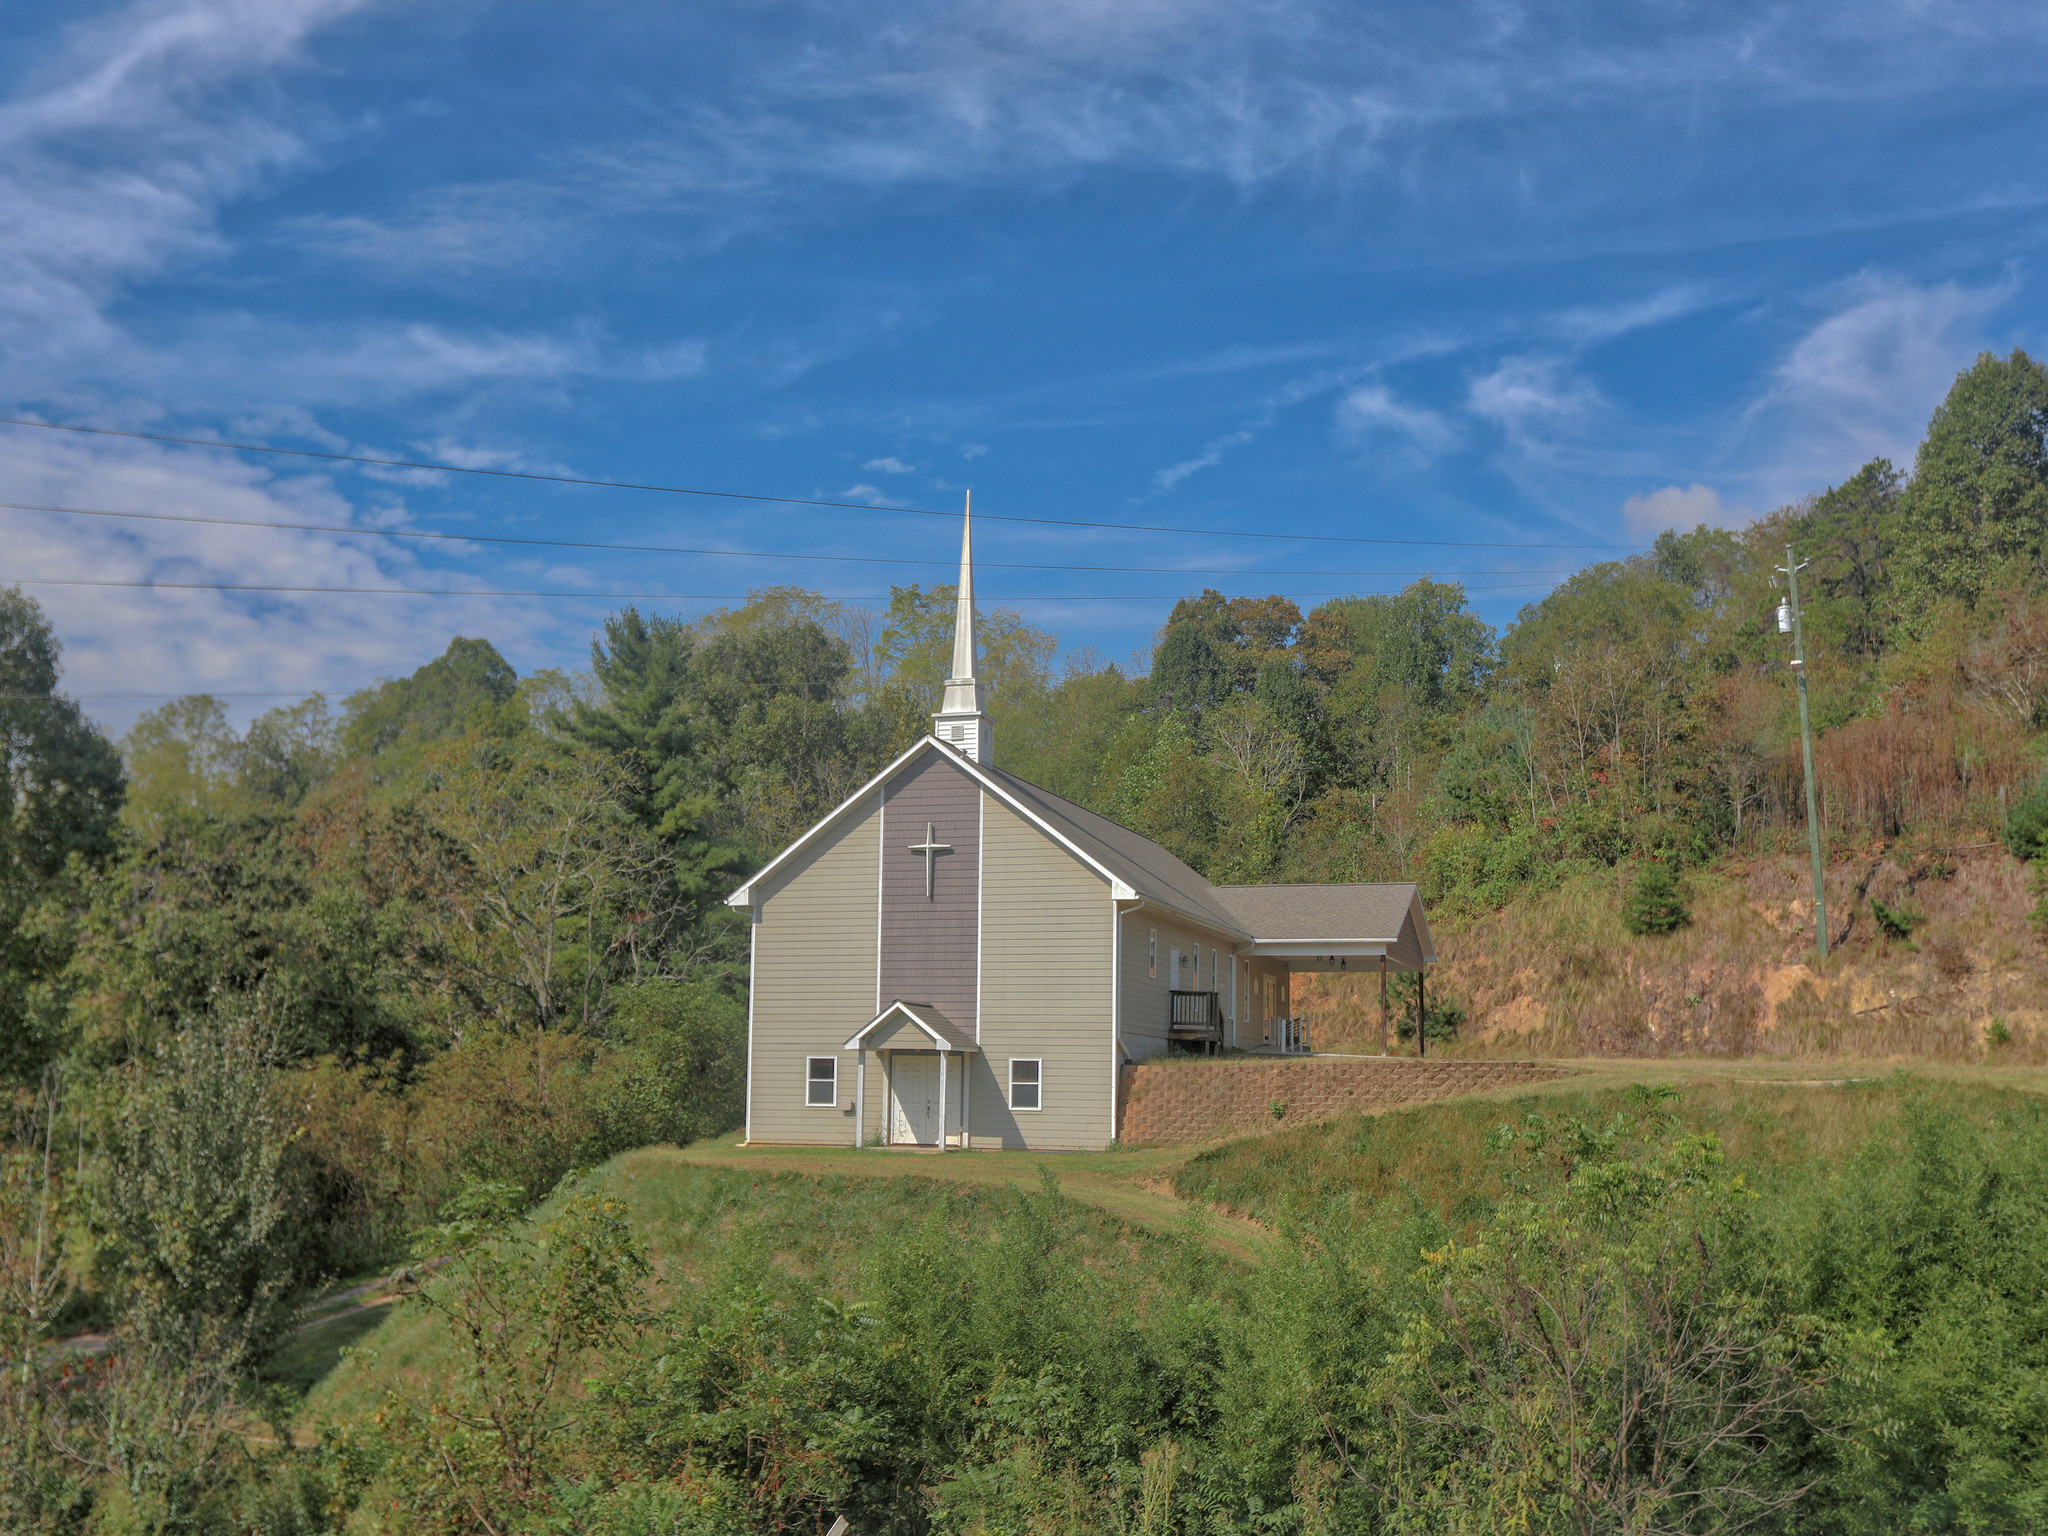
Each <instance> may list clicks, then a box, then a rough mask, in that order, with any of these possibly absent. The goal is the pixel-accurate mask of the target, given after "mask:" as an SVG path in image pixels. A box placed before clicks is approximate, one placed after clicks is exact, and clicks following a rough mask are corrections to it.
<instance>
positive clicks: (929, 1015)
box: [840, 999, 981, 1055]
mask: <svg viewBox="0 0 2048 1536" xmlns="http://www.w3.org/2000/svg"><path fill="white" fill-rule="evenodd" d="M891 1019H901V1020H903V1021H904V1022H906V1023H908V1024H910V1025H911V1026H912V1027H914V1028H916V1029H918V1030H920V1031H921V1032H922V1033H923V1034H924V1035H925V1036H926V1038H928V1039H929V1040H930V1041H931V1043H932V1044H933V1045H934V1046H936V1047H937V1048H938V1049H939V1050H942V1051H965V1052H967V1053H968V1054H969V1055H975V1054H978V1053H979V1052H980V1050H981V1047H980V1046H978V1045H976V1044H975V1043H974V1042H973V1041H972V1040H970V1039H968V1038H967V1034H966V1032H965V1031H964V1030H962V1029H961V1028H960V1026H959V1025H958V1024H955V1023H954V1022H953V1021H952V1020H951V1019H949V1018H947V1017H946V1016H945V1015H944V1014H943V1013H941V1012H939V1010H938V1009H936V1008H934V1007H933V1006H932V1005H931V1004H930V1003H906V1002H903V1001H902V1000H900V999H899V1000H898V1001H896V1002H893V1003H891V1004H890V1005H889V1006H888V1007H886V1008H884V1009H883V1010H882V1011H881V1012H880V1013H878V1014H876V1015H875V1017H874V1019H873V1020H872V1021H871V1022H870V1023H868V1024H866V1025H864V1026H863V1027H862V1028H861V1030H860V1032H859V1033H858V1034H856V1035H855V1036H854V1037H853V1038H852V1039H851V1040H849V1041H847V1042H846V1044H844V1045H843V1046H841V1047H840V1049H841V1050H843V1051H857V1050H860V1049H861V1048H862V1045H863V1043H864V1042H865V1041H866V1040H867V1038H868V1036H869V1035H871V1034H873V1033H874V1032H875V1031H876V1030H878V1029H880V1028H881V1027H882V1026H883V1025H884V1024H887V1023H888V1022H889V1021H890V1020H891Z"/></svg>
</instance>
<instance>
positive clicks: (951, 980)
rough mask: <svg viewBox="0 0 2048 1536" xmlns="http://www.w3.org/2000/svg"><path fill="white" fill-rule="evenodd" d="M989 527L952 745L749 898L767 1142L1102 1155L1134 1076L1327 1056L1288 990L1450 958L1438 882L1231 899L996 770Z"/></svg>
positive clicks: (751, 885)
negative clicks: (1427, 890)
mask: <svg viewBox="0 0 2048 1536" xmlns="http://www.w3.org/2000/svg"><path fill="white" fill-rule="evenodd" d="M974 668H975V645H974V570H973V529H972V526H971V522H970V524H969V525H968V526H966V527H964V528H963V530H962V533H961V540H960V594H959V610H958V616H957V618H956V619H955V627H954V635H953V660H952V669H951V670H952V676H950V677H949V678H947V680H946V685H945V696H944V699H943V701H942V703H941V707H940V709H939V712H938V714H937V716H936V717H935V719H934V724H933V729H932V733H931V734H930V735H928V736H925V737H923V738H922V739H920V740H919V741H918V742H917V744H916V745H915V746H913V747H911V748H910V750H909V751H907V752H905V753H904V754H903V755H902V756H901V757H899V758H897V759H896V760H895V761H894V762H893V763H891V764H889V766H888V767H886V768H884V769H883V770H882V771H881V772H880V773H879V774H877V775H876V776H875V777H874V778H873V779H872V780H871V781H869V782H868V783H867V784H866V785H864V786H863V787H862V788H861V789H860V790H859V791H857V792H856V793H855V794H854V795H852V796H851V797H850V798H849V799H848V800H847V801H846V802H845V803H844V804H842V805H841V806H839V808H838V809H836V810H835V811H833V812H832V813H831V814H830V815H829V816H827V817H825V818H824V819H823V820H822V821H820V822H819V823H818V824H817V825H816V826H814V827H812V828H811V829H810V830H809V831H808V832H806V833H804V835H803V836H801V837H799V838H798V839H797V840H796V841H795V842H794V843H792V844H791V845H790V846H789V847H788V848H786V849H784V850H783V852H782V853H781V854H780V855H779V856H778V857H777V858H776V859H774V860H773V861H772V862H770V863H769V864H768V865H766V866H765V867H764V868H763V869H762V870H761V871H760V872H759V873H758V874H756V875H755V876H754V877H753V878H752V879H750V880H748V881H747V883H746V884H745V885H743V886H741V887H740V888H739V889H738V890H736V891H734V892H733V893H732V895H731V896H730V897H728V898H727V900H728V901H729V902H730V903H731V904H732V905H733V906H735V907H738V908H741V909H742V910H744V911H746V912H748V913H749V914H750V916H751V918H752V930H753V939H752V958H753V974H752V996H751V998H750V1000H749V1006H748V1019H747V1122H746V1136H747V1140H748V1142H749V1143H797V1144H814V1145H836V1146H867V1145H888V1146H919V1147H929V1148H934V1149H936V1148H972V1147H1009V1148H1036V1149H1045V1150H1082V1149H1100V1148H1103V1147H1105V1146H1107V1145H1109V1144H1110V1143H1111V1142H1113V1141H1115V1140H1116V1139H1117V1135H1118V1122H1119V1109H1120V1106H1119V1103H1118V1091H1119V1083H1120V1082H1121V1078H1122V1070H1121V1069H1122V1067H1123V1065H1124V1063H1126V1062H1129V1061H1139V1060H1143V1059H1145V1058H1146V1057H1150V1056H1157V1055H1159V1054H1161V1053H1163V1052H1165V1051H1167V1050H1169V1049H1171V1048H1172V1047H1173V1046H1174V1045H1175V1044H1176V1043H1178V1044H1180V1045H1182V1046H1183V1047H1184V1048H1199V1049H1204V1050H1223V1051H1232V1050H1243V1051H1253V1052H1275V1051H1289V1050H1298V1049H1300V1048H1301V1034H1300V1028H1299V1025H1298V1024H1297V1023H1296V1022H1295V1021H1294V1020H1293V1019H1292V1018H1290V1017H1289V1005H1288V993H1289V989H1288V977H1289V975H1290V974H1291V973H1293V972H1295V971H1302V970H1308V971H1342V972H1345V973H1348V974H1362V975H1366V976H1369V977H1384V976H1385V975H1386V974H1387V973H1388V972H1390V971H1391V972H1415V971H1420V970H1422V968H1423V967H1424V966H1425V965H1427V964H1428V963H1430V962H1431V961H1433V960H1434V959H1435V958H1436V954H1435V949H1434V946H1433V945H1432V943H1431V940H1430V934H1429V925H1428V923H1427V921H1426V920H1425V919H1424V916H1423V911H1422V903H1421V900H1420V898H1419V897H1418V895H1417V893H1416V889H1415V887H1414V886H1413V885H1412V884H1372V885H1238V886H1217V885H1211V884H1210V883H1209V882H1208V881H1207V880H1205V879H1203V878H1202V876H1201V875H1199V874H1197V873H1196V872H1195V871H1194V870H1193V869H1190V868H1189V867H1188V866H1187V865H1186V864H1183V863H1182V862H1181V861H1180V860H1179V859H1177V858H1175V857H1174V856H1173V855H1172V854H1171V853H1168V852H1167V851H1166V849H1164V848H1162V847H1161V846H1160V845H1159V844H1157V843H1155V842H1153V841H1152V840H1151V839H1149V838H1145V837H1141V836H1139V835H1138V834H1137V833H1135V832H1132V831H1130V830H1128V829H1127V828H1124V827H1121V826H1118V825H1117V824H1116V823H1115V822H1113V821H1110V820H1109V819H1107V818H1106V817H1103V816H1098V815H1097V814H1096V813H1095V812H1093V811H1090V810H1086V809H1084V808H1082V807H1081V806H1078V805H1075V804H1074V803H1073V802H1072V801H1069V800H1064V799H1061V798H1060V797H1059V796H1058V795H1054V794H1050V793H1048V792H1047V791H1045V790H1042V789H1040V788H1038V787H1037V786H1036V785H1034V784H1029V783H1027V782H1025V781H1024V780H1023V779H1020V778H1018V777H1016V776H1015V775H1013V774H1009V773H1006V772H1004V771H1003V770H1002V769H1001V768H1000V767H998V766H997V765H996V755H995V750H994V734H993V731H992V730H991V723H990V720H989V717H988V714H987V712H986V710H985V709H984V707H983V706H984V699H983V695H982V687H981V684H980V683H979V682H978V681H977V680H976V679H975V675H974Z"/></svg>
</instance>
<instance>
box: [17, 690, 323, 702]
mask: <svg viewBox="0 0 2048 1536" xmlns="http://www.w3.org/2000/svg"><path fill="white" fill-rule="evenodd" d="M326 691H327V690H326V689H324V688H310V689H309V688H301V689H298V690H296V691H294V692H291V693H217V692H215V691H214V690H213V689H211V688H196V689H195V688H187V689H186V690H184V691H183V692H182V693H181V692H178V691H177V690H175V689H159V690H158V691H157V692H155V693H0V702H5V703H9V704H34V703H38V702H42V703H50V704H106V703H111V702H114V701H116V700H122V699H129V700H133V699H189V698H191V697H193V695H194V694H204V695H205V696H206V697H207V698H209V699H310V698H312V697H313V696H314V695H315V694H320V695H322V696H325V694H326Z"/></svg>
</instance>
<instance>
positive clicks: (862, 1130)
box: [853, 1046, 868, 1147]
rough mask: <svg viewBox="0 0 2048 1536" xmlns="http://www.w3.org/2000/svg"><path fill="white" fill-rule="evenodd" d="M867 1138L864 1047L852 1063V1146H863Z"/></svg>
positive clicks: (866, 1074)
mask: <svg viewBox="0 0 2048 1536" xmlns="http://www.w3.org/2000/svg"><path fill="white" fill-rule="evenodd" d="M867 1138H868V1051H867V1047H866V1046H862V1047H861V1048H860V1053H859V1054H858V1055H857V1056H855V1057H854V1062H853V1144H854V1145H855V1146H856V1147H861V1146H865V1145H866V1144H867Z"/></svg>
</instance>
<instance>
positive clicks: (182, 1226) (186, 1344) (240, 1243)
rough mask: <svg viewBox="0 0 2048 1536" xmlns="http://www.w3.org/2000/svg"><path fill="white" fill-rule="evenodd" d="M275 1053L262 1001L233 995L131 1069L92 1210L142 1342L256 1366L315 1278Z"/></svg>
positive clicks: (130, 1324) (191, 1356) (177, 1353)
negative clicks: (308, 1269) (306, 1262)
mask: <svg viewBox="0 0 2048 1536" xmlns="http://www.w3.org/2000/svg"><path fill="white" fill-rule="evenodd" d="M277 1059H278V1049H277V1039H276V1031H275V1029H274V1028H273V1027H272V1025H271V1023H270V1021H269V1019H268V1018H267V1017H266V1016H265V1014H264V1013H263V1011H262V1008H261V1005H260V1003H258V1002H253V1001H250V1000H244V999H230V1000H227V1001H224V1002H223V1003H222V1004H221V1005H220V1006H219V1007H217V1008H216V1009H214V1010H213V1011H212V1012H211V1013H207V1014H201V1015H196V1016H193V1017H188V1018H187V1019H186V1020H185V1021H184V1023H183V1026H182V1027H181V1028H180V1029H178V1030H177V1031H176V1032H175V1033H173V1034H172V1035H171V1036H170V1037H169V1038H168V1039H167V1040H166V1041H164V1043H163V1044H162V1045H161V1046H160V1047H159V1048H158V1050H157V1052H156V1055H155V1058H154V1059H153V1060H150V1061H147V1062H138V1063H136V1064H135V1066H134V1067H132V1068H131V1069H130V1071H129V1074H128V1077H127V1081H126V1082H125V1083H124V1084H123V1088H124V1092H123V1096H122V1099H121V1101H120V1103H119V1106H118V1108H117V1110H116V1112H115V1114H114V1117H113V1122H112V1125H111V1126H110V1128H109V1130H108V1132H107V1144H106V1148H105V1152H104V1154H103V1158H102V1161H101V1168H100V1174H101V1176H100V1179H99V1187H98V1189H97V1190H96V1191H95V1195H96V1199H95V1209H96V1211H97V1214H98V1218H99V1221H100V1224H101V1226H102V1229H103V1231H104V1234H105V1240H106V1250H105V1252H106V1257H107V1259H108V1260H109V1261H110V1262H111V1264H112V1265H113V1266H114V1268H115V1271H116V1284H117V1288H118V1292H119V1295H120V1297H121V1305H122V1316H123V1320H124V1322H123V1327H124V1331H125V1332H127V1333H129V1334H130V1335H132V1336H133V1337H134V1339H135V1340H136V1341H137V1342H138V1344H140V1345H143V1346H146V1347H147V1348H149V1349H153V1350H160V1351H163V1352H165V1353H166V1354H167V1355H169V1356H171V1357H173V1358H178V1359H184V1360H196V1359H199V1358H201V1357H208V1358H213V1357H218V1358H219V1359H221V1360H223V1361H225V1362H227V1366H228V1368H229V1369H230V1370H238V1369H241V1368H242V1367H244V1366H254V1365H256V1364H259V1363H260V1362H261V1361H262V1359H263V1358H264V1356H265V1355H266V1354H268V1352H269V1351H270V1350H271V1349H272V1348H273V1347H274V1346H275V1345H276V1343H277V1341H278V1339H279V1338H280V1337H281V1336H282V1335H283V1333H284V1331H285V1329H286V1328H287V1327H289V1326H290V1323H291V1320H292V1317H293V1313H294V1311H295V1308H296V1306H297V1301H298V1295H299V1291H300V1289H301V1288H302V1287H303V1285H304V1284H305V1283H306V1282H307V1281H308V1280H310V1279H312V1278H313V1277H312V1276H311V1275H309V1274H307V1273H305V1272H304V1269H303V1257H304V1253H305V1247H304V1243H305V1238H306V1233H305V1231H304V1227H303V1224H302V1223H301V1222H300V1221H299V1220H298V1218H299V1217H300V1216H301V1215H302V1214H303V1213H302V1211H301V1204H300V1191H299V1189H298V1187H297V1184H296V1181H295V1177H294V1173H295V1170H294V1166H293V1162H292V1159H291V1156H290V1151H291V1147H292V1144H293V1142H294V1141H295V1140H296V1139H297V1136H298V1130H297V1127H296V1126H295V1125H294V1124H293V1122H292V1121H291V1120H290V1118H289V1117H288V1115H287V1114H286V1112H285V1108H284V1106H283V1104H282V1103H281V1102H280V1101H281V1097H282V1096H281V1095H280V1094H279V1092H278V1091H277V1090H278V1076H277V1071H276V1067H277Z"/></svg>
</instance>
